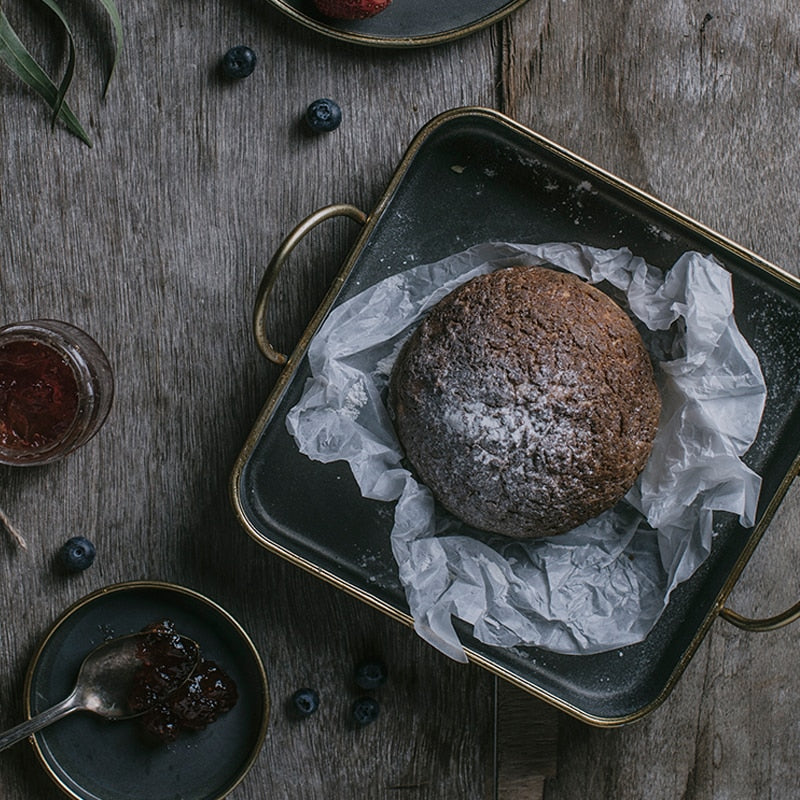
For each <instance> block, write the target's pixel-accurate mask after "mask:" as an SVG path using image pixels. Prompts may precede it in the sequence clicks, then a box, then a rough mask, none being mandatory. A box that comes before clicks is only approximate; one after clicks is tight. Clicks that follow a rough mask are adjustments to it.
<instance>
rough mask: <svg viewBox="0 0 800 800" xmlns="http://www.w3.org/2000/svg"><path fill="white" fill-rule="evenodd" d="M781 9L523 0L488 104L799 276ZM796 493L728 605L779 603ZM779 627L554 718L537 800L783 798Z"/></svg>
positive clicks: (791, 578)
mask: <svg viewBox="0 0 800 800" xmlns="http://www.w3.org/2000/svg"><path fill="white" fill-rule="evenodd" d="M798 26H800V15H799V14H798V11H797V8H796V6H795V5H794V4H791V3H788V2H777V3H744V2H732V3H725V4H719V3H706V4H697V3H689V2H684V0H672V1H671V2H667V3H661V4H659V6H658V8H656V7H654V6H653V5H652V4H648V3H643V2H636V1H635V2H611V3H604V4H602V5H587V4H585V3H579V2H571V0H567V2H563V3H556V2H544V3H530V4H528V5H527V6H526V7H525V8H523V9H522V10H521V11H520V13H518V14H516V15H514V17H512V18H511V19H510V20H508V22H507V24H506V29H505V32H504V64H503V71H504V78H505V80H504V83H503V87H504V100H503V102H504V106H505V109H506V110H507V111H508V113H509V114H510V115H511V116H514V117H516V118H517V119H519V120H520V121H522V122H523V123H526V124H528V125H530V126H531V127H533V128H534V129H536V130H538V131H540V132H541V133H543V134H544V135H546V136H548V137H550V138H551V139H553V140H555V141H557V142H558V143H560V144H562V145H564V146H566V147H568V148H569V149H571V150H573V151H574V152H576V153H578V154H580V155H582V156H584V157H585V158H588V159H589V160H591V161H593V162H594V163H596V164H598V165H600V166H601V167H604V168H606V169H608V170H609V171H611V172H613V173H615V174H617V175H619V176H620V177H622V178H624V179H626V180H628V181H630V182H631V183H633V184H635V185H638V186H640V187H641V188H643V189H645V190H646V191H649V192H651V193H652V194H654V195H655V196H656V197H658V198H660V199H661V200H664V201H665V202H667V203H669V204H671V205H672V206H674V207H675V208H677V209H679V210H681V211H684V212H686V213H688V214H689V215H691V216H694V217H695V218H697V219H698V220H700V221H701V222H704V223H706V224H707V225H709V226H711V227H713V228H715V229H717V230H719V231H720V232H721V233H723V234H725V235H727V236H729V237H730V238H732V239H733V240H735V241H738V242H740V243H741V244H743V245H745V246H746V247H749V248H751V249H753V250H755V251H756V252H758V253H759V254H760V255H762V256H763V257H765V258H767V259H768V260H772V261H774V262H775V263H777V264H779V265H781V266H782V267H784V268H785V269H787V270H789V271H791V272H793V273H794V274H800V268H799V267H798V260H797V255H796V254H797V250H798V245H799V244H800V227H798V225H797V208H798V206H799V205H800V166H798V164H800V160H799V159H798V156H799V155H800V153H799V152H798V148H800V143H799V141H800V140H798V137H797V136H796V128H797V121H796V117H797V114H796V109H797V107H798V101H800V65H799V64H798V45H797V42H798V36H797V33H798ZM798 524H800V491H798V487H794V490H793V491H792V492H791V493H790V495H789V497H788V498H787V499H786V500H785V501H784V504H783V507H782V508H781V512H780V514H779V515H778V517H777V518H776V519H775V520H774V522H773V523H772V525H771V526H770V528H769V530H768V532H767V535H766V536H765V538H764V540H763V541H762V543H761V545H760V546H759V548H758V550H757V551H756V555H755V557H754V559H753V560H752V562H751V564H750V565H749V566H748V568H747V570H746V571H745V573H744V574H743V576H742V578H741V580H740V582H739V585H737V587H736V589H735V590H734V593H733V596H732V598H731V601H730V602H731V604H732V606H733V607H735V608H737V610H740V611H741V612H742V613H747V614H752V615H754V616H768V615H769V614H772V613H776V612H777V611H779V610H782V608H783V607H786V606H788V605H790V604H791V603H792V602H794V600H795V599H796V593H797V580H796V575H795V570H794V566H793V565H794V564H795V563H796V560H797V558H798V554H799V548H800V545H798V542H797V537H796V535H795V533H796V531H797V528H798ZM795 637H796V633H795V632H794V631H793V630H792V629H791V628H790V629H786V630H783V631H776V632H773V633H769V634H762V635H754V634H745V633H742V632H740V631H738V630H736V629H734V628H731V627H730V626H728V625H726V624H725V623H723V622H717V623H716V624H715V625H714V627H713V628H712V630H711V633H710V634H709V636H708V637H707V638H706V640H705V642H704V643H703V644H702V646H701V647H700V649H699V651H698V652H697V654H696V655H695V657H694V659H693V660H692V662H691V663H690V665H689V667H688V669H687V670H686V672H685V673H684V675H683V677H682V678H681V680H680V682H679V684H678V687H677V688H676V689H675V691H674V692H673V693H672V695H671V696H670V697H669V698H668V700H667V701H666V703H665V704H664V705H663V706H662V707H661V708H659V709H658V710H656V711H655V712H654V713H653V714H652V715H650V716H649V717H647V718H646V719H645V720H643V721H641V722H639V723H636V724H635V725H633V726H631V727H629V728H624V729H621V730H611V731H603V730H597V729H592V728H589V727H587V726H585V725H583V724H581V723H579V722H575V721H574V720H566V719H565V720H562V726H561V730H562V737H561V746H560V749H559V770H558V773H559V774H558V778H557V779H556V780H553V781H549V782H548V787H547V791H546V797H547V798H548V800H559V799H560V798H575V797H615V798H619V800H626V798H630V799H631V800H633V798H641V797H675V798H678V797H691V798H694V800H705V799H706V798H709V799H710V798H722V797H766V796H772V797H792V796H795V795H796V794H797V786H798V784H800V771H798V766H797V759H796V757H795V755H796V752H797V749H798V745H800V741H799V740H798V734H797V726H796V724H795V721H794V717H793V712H792V709H794V708H796V707H797V704H798V702H800V685H799V684H798V682H797V680H796V670H795V669H794V666H793V665H794V661H795V655H796V642H795Z"/></svg>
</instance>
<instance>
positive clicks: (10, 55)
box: [0, 8, 92, 147]
mask: <svg viewBox="0 0 800 800" xmlns="http://www.w3.org/2000/svg"><path fill="white" fill-rule="evenodd" d="M0 60H2V61H4V62H5V63H6V65H7V66H8V67H9V68H10V69H11V71H12V72H13V73H14V74H15V75H17V77H19V78H20V80H22V81H24V83H26V84H27V85H28V86H30V87H31V89H33V90H34V91H35V92H36V93H37V94H39V95H40V96H41V97H42V98H43V99H44V100H45V101H46V102H47V104H48V105H49V106H50V108H52V109H53V111H54V113H56V114H57V115H58V117H59V118H61V119H63V121H64V124H65V125H66V126H67V128H68V130H69V131H70V132H71V133H73V134H75V135H76V136H77V137H79V138H80V139H81V140H82V141H83V142H85V143H86V144H87V145H89V147H91V146H92V140H91V139H90V138H89V135H88V134H87V133H86V131H85V130H84V129H83V126H82V125H81V124H80V122H78V118H77V117H76V116H75V114H74V113H73V111H72V109H71V108H70V107H69V105H68V104H67V103H66V102H65V101H64V99H63V97H61V102H60V106H59V88H58V87H57V86H56V85H55V84H54V83H53V81H52V80H51V79H50V77H49V76H48V75H47V73H46V72H45V71H44V70H43V69H42V68H41V67H40V66H39V64H38V62H37V61H36V59H34V58H33V56H32V55H31V54H30V53H29V52H28V50H27V48H26V47H25V45H24V44H22V42H21V41H20V40H19V37H18V36H17V34H16V33H15V32H14V29H13V28H12V27H11V23H10V22H9V21H8V19H7V18H6V15H5V14H4V13H3V9H2V8H0Z"/></svg>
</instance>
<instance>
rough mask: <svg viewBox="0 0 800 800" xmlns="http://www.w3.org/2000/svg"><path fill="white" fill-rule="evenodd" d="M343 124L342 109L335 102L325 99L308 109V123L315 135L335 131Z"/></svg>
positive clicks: (317, 101) (316, 101) (314, 103)
mask: <svg viewBox="0 0 800 800" xmlns="http://www.w3.org/2000/svg"><path fill="white" fill-rule="evenodd" d="M341 122H342V109H341V108H339V104H338V103H336V102H334V101H333V100H328V98H326V97H323V98H321V99H320V100H315V101H314V102H313V103H312V104H311V105H310V106H309V107H308V108H307V109H306V123H307V124H308V127H309V128H311V130H312V131H314V133H328V132H330V131H335V130H336V129H337V128H338V127H339V125H340V124H341Z"/></svg>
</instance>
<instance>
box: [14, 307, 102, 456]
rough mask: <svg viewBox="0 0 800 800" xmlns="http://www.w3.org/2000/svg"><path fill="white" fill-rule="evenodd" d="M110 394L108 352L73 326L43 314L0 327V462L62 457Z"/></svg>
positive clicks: (97, 422)
mask: <svg viewBox="0 0 800 800" xmlns="http://www.w3.org/2000/svg"><path fill="white" fill-rule="evenodd" d="M113 396H114V378H113V375H112V372H111V366H110V364H109V363H108V359H107V358H106V355H105V353H104V352H103V351H102V349H101V348H100V346H99V345H98V344H97V342H95V341H94V339H92V338H91V337H90V336H89V335H88V334H86V333H84V332H83V331H82V330H80V328H76V327H75V326H74V325H70V324H68V323H66V322H60V321H57V320H50V319H37V320H32V321H30V322H17V323H14V324H12V325H6V326H5V327H2V328H0V464H10V465H13V466H34V465H39V464H48V463H50V462H51V461H57V460H58V459H60V458H63V457H64V456H66V455H67V454H69V453H71V452H72V451H73V450H75V449H76V448H78V447H80V446H81V445H83V444H85V443H86V442H88V441H89V439H91V438H92V436H94V435H95V433H97V431H98V430H99V429H100V426H101V425H102V424H103V423H104V422H105V419H106V417H107V416H108V412H109V410H110V409H111V401H112V399H113Z"/></svg>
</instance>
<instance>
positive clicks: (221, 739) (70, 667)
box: [25, 582, 269, 800]
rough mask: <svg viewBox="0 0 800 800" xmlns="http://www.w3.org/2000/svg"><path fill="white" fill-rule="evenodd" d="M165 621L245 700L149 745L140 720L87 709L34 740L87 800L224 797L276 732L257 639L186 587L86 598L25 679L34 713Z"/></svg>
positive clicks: (114, 589) (65, 617)
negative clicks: (93, 654)
mask: <svg viewBox="0 0 800 800" xmlns="http://www.w3.org/2000/svg"><path fill="white" fill-rule="evenodd" d="M161 619H171V620H172V621H173V622H174V623H175V626H176V628H177V630H178V631H179V632H180V633H181V634H183V635H186V636H189V637H191V638H192V639H194V640H195V641H196V642H198V644H199V645H200V648H201V651H202V653H203V655H204V656H205V657H206V658H209V659H212V660H213V661H216V662H217V663H218V664H219V665H220V667H222V669H224V670H225V672H227V673H228V674H229V675H230V676H231V677H232V678H233V680H234V681H235V682H236V686H237V689H238V693H239V700H238V702H237V703H236V705H235V706H234V708H233V709H232V710H231V711H229V712H227V713H226V714H223V715H222V716H220V717H219V719H217V721H216V722H214V723H212V724H211V725H209V726H208V727H207V728H206V729H205V730H203V731H190V732H186V733H183V734H182V735H181V736H180V737H179V738H178V740H177V741H176V742H173V743H171V744H166V745H158V746H155V745H152V744H148V743H147V742H145V741H144V739H143V738H142V736H141V734H140V732H139V727H138V725H137V724H136V721H135V720H120V721H108V720H104V719H101V718H100V717H97V716H95V715H94V714H91V713H85V712H78V713H75V714H72V715H70V716H69V717H66V718H65V719H63V720H60V721H59V722H57V723H55V724H53V725H51V726H50V727H48V728H44V729H43V730H41V731H40V732H39V733H37V734H35V735H34V737H33V738H32V741H33V745H34V748H35V750H36V754H37V756H38V757H39V760H40V761H41V762H42V764H43V766H44V768H45V770H46V771H47V772H48V774H49V775H50V777H51V778H52V779H53V780H54V781H55V782H56V784H57V785H58V786H59V787H60V788H61V789H62V790H63V791H64V792H65V793H66V794H67V795H69V796H70V797H73V798H78V800H144V799H145V798H146V800H173V798H176V797H180V798H182V800H221V798H224V797H225V796H226V795H227V794H228V793H229V792H231V791H232V790H233V788H234V787H235V786H236V785H237V784H238V783H239V782H240V781H241V780H242V778H243V777H244V776H245V775H246V774H247V771H248V770H249V769H250V767H251V766H252V764H253V761H254V760H255V758H256V756H257V755H258V752H259V750H260V749H261V745H262V743H263V741H264V736H265V734H266V729H267V718H268V715H269V690H268V687H267V678H266V673H265V672H264V667H263V664H262V663H261V659H260V657H259V655H258V652H257V651H256V649H255V647H254V645H253V643H252V641H251V640H250V638H249V637H248V636H247V634H246V633H245V632H244V630H242V628H241V626H240V625H239V624H238V623H237V622H236V620H234V619H233V617H231V616H230V615H229V614H228V613H227V612H226V611H224V610H223V609H222V608H220V607H219V606H218V605H216V604H215V603H214V602H212V601H211V600H209V599H208V598H206V597H203V596H202V595H200V594H198V593H196V592H194V591H192V590H190V589H186V588H183V587H181V586H175V585H173V584H168V583H157V582H132V583H121V584H116V585H114V586H109V587H106V588H104V589H101V590H99V591H97V592H94V593H93V594H91V595H89V596H87V597H85V598H83V599H82V600H80V601H79V602H78V603H76V604H75V605H73V606H72V607H71V608H69V609H67V611H65V612H64V614H62V616H61V617H60V618H59V619H58V620H57V621H56V623H55V624H54V625H53V627H52V628H51V629H50V631H49V633H48V634H47V636H46V637H45V639H44V641H43V642H42V644H41V645H40V647H39V649H38V651H37V653H36V654H35V656H34V658H33V661H32V662H31V665H30V667H29V669H28V674H27V677H26V680H25V702H26V711H27V713H28V715H29V716H33V715H35V714H37V713H39V712H40V711H43V710H44V709H46V708H48V707H50V706H51V705H54V704H55V703H57V702H58V701H60V700H62V699H63V698H65V697H66V696H67V695H68V694H69V693H70V691H71V690H72V687H73V685H74V682H75V678H76V676H77V673H78V668H79V666H80V663H81V661H82V660H83V658H84V656H85V655H86V654H87V653H88V652H89V651H90V650H91V649H92V648H93V647H95V646H96V645H98V644H100V643H101V642H103V641H104V640H105V639H108V638H111V637H114V636H120V635H123V634H126V633H133V632H135V631H138V630H140V629H141V628H143V627H144V626H145V625H148V624H149V623H151V622H155V621H158V620H161Z"/></svg>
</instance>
